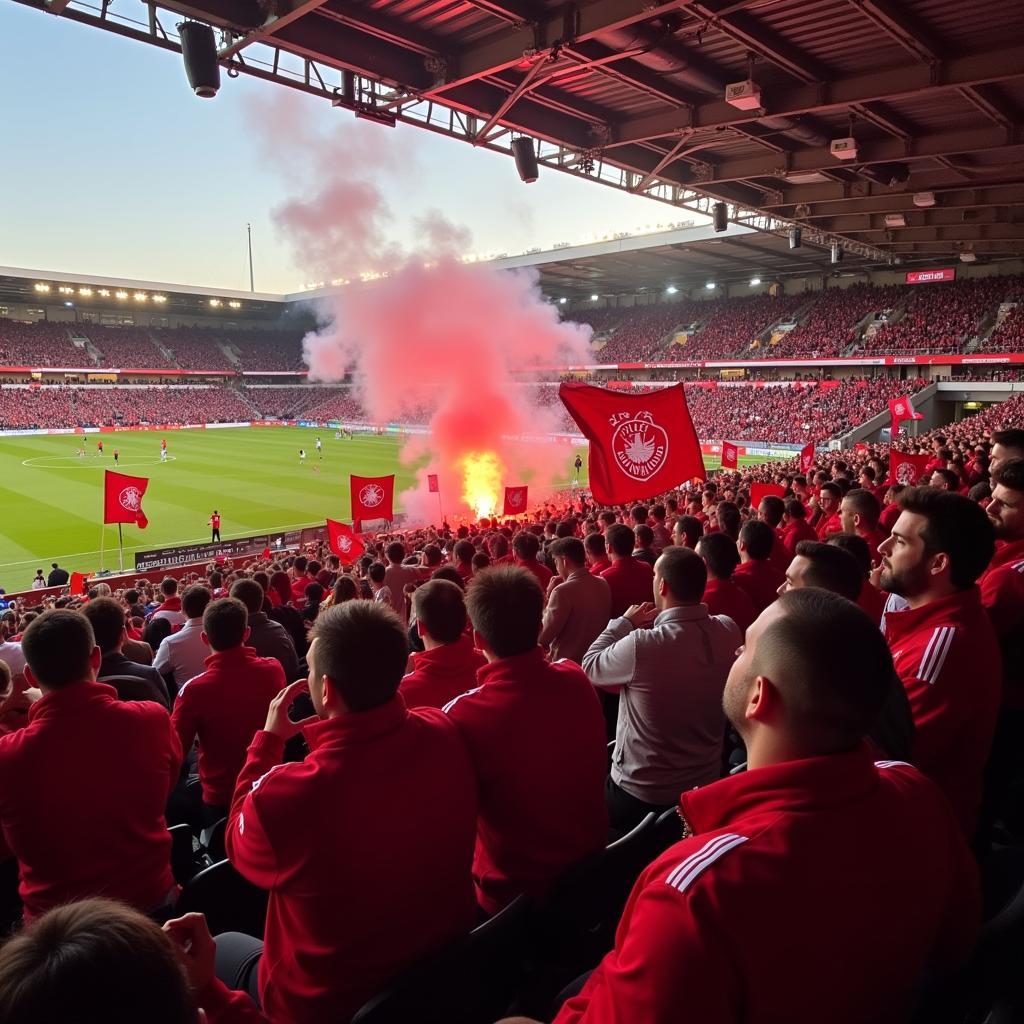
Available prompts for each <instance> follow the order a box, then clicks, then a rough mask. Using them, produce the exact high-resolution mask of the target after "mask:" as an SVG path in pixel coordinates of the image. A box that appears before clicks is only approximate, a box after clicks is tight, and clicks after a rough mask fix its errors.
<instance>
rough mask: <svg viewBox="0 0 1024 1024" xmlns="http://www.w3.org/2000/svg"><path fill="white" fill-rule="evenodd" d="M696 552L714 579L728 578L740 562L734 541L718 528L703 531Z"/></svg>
mask: <svg viewBox="0 0 1024 1024" xmlns="http://www.w3.org/2000/svg"><path fill="white" fill-rule="evenodd" d="M697 553H698V554H699V555H700V556H701V558H703V559H704V561H705V562H707V566H708V572H709V574H710V575H712V576H714V577H715V578H716V579H720V580H727V579H730V578H731V577H732V574H733V572H735V570H736V566H737V565H739V564H740V553H739V551H737V550H736V543H735V541H734V540H733V539H732V537H727V536H726V535H725V534H724V533H722V532H721V531H719V530H716V531H715V532H714V533H705V534H704V536H703V537H701V539H700V541H699V542H698V544H697Z"/></svg>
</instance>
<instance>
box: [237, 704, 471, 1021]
mask: <svg viewBox="0 0 1024 1024" xmlns="http://www.w3.org/2000/svg"><path fill="white" fill-rule="evenodd" d="M304 732H305V736H306V741H307V742H308V743H309V747H310V753H309V755H308V756H307V757H306V759H305V760H304V761H301V762H297V763H291V764H283V765H282V764H279V762H280V760H281V756H282V753H283V750H284V744H283V742H282V741H281V740H280V739H279V738H278V737H276V736H274V735H273V734H271V733H268V732H263V731H260V732H258V733H257V734H256V737H255V739H253V741H252V744H251V746H250V747H249V759H248V761H246V764H245V767H244V768H243V769H242V772H241V774H240V775H239V778H238V788H237V789H236V791H235V796H234V800H233V802H232V805H231V816H230V820H229V822H228V829H227V849H228V858H229V859H230V861H231V863H232V864H234V866H235V867H236V868H237V869H238V871H239V872H240V873H241V874H242V875H244V876H245V877H246V878H248V879H249V881H251V882H253V883H254V884H255V885H258V886H260V887H262V888H264V889H269V890H270V906H269V909H268V912H267V927H266V940H265V946H264V950H263V958H262V959H261V960H260V966H259V983H260V995H261V997H262V1002H263V1010H264V1013H265V1014H266V1015H267V1016H268V1017H269V1018H270V1019H271V1020H272V1021H273V1022H274V1024H323V1022H332V1024H343V1022H344V1021H347V1020H348V1019H349V1018H350V1017H351V1016H352V1015H353V1014H354V1013H355V1012H356V1011H357V1010H358V1009H359V1007H360V1006H361V1005H362V1004H363V1003H364V1002H365V1001H366V1000H367V999H369V998H370V997H371V996H373V995H375V994H376V993H377V992H378V991H379V990H380V989H381V988H383V987H384V986H385V985H386V984H387V983H388V982H389V981H390V980H391V979H392V978H393V977H394V976H395V975H396V974H398V973H399V972H400V971H401V970H402V969H403V968H405V967H406V966H408V965H409V964H411V963H413V962H415V961H417V960H419V959H420V958H421V957H423V956H425V955H426V954H428V953H430V952H432V951H433V950H436V949H438V948H440V947H441V946H444V945H445V944H447V943H448V942H449V941H451V940H452V939H454V938H457V937H458V936H460V935H463V934H465V933H467V932H468V931H469V930H470V929H471V928H472V927H473V925H474V923H475V920H476V904H475V901H474V899H473V884H472V875H471V874H470V871H471V867H472V860H473V840H474V836H475V832H476V816H477V799H476V785H475V781H474V778H473V766H472V763H471V762H470V759H469V754H468V752H467V751H466V747H465V744H464V743H463V742H462V739H461V738H460V736H459V733H458V730H457V729H455V728H454V727H453V726H452V723H451V722H450V721H449V720H448V719H447V718H446V717H445V716H444V715H443V714H442V713H441V712H440V711H436V710H434V709H430V708H423V709H420V710H418V711H412V712H410V711H408V710H407V709H406V706H405V702H404V701H403V700H402V698H401V697H400V696H397V695H396V696H395V697H394V698H393V699H392V700H391V701H389V702H388V703H387V704H384V705H382V706H380V707H378V708H374V709H373V710H371V711H363V712H360V713H358V714H349V715H343V716H340V717H338V718H331V719H326V720H324V721H320V722H317V723H315V724H313V725H311V726H307V727H306V729H305V730H304Z"/></svg>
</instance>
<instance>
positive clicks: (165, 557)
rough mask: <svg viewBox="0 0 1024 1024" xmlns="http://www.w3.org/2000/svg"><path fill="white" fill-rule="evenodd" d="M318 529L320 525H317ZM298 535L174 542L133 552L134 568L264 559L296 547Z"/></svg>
mask: <svg viewBox="0 0 1024 1024" xmlns="http://www.w3.org/2000/svg"><path fill="white" fill-rule="evenodd" d="M320 529H322V527H320ZM301 541H302V534H301V532H300V531H299V530H289V531H288V532H287V533H272V534H270V535H269V536H268V535H267V534H265V533H261V534H260V535H259V536H256V537H237V538H235V539H234V540H225V541H221V542H219V543H216V544H178V545H176V546H174V547H167V548H154V549H153V550H152V551H137V552H136V553H135V568H136V570H138V571H140V572H148V571H150V570H151V569H169V568H173V567H174V566H176V565H188V564H190V563H192V562H212V561H214V560H216V559H218V558H243V557H245V556H246V555H252V556H253V557H254V558H266V557H268V555H267V552H268V551H270V552H273V554H274V555H280V554H283V553H284V552H285V551H288V550H292V549H294V548H297V547H299V545H300V543H301Z"/></svg>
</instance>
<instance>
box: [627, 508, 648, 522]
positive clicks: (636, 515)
mask: <svg viewBox="0 0 1024 1024" xmlns="http://www.w3.org/2000/svg"><path fill="white" fill-rule="evenodd" d="M629 517H630V519H632V520H633V522H634V523H646V522H647V506H646V505H634V506H633V507H632V508H631V509H630V510H629Z"/></svg>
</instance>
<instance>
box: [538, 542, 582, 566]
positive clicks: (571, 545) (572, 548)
mask: <svg viewBox="0 0 1024 1024" xmlns="http://www.w3.org/2000/svg"><path fill="white" fill-rule="evenodd" d="M548 552H549V554H550V555H551V556H552V557H558V558H565V559H568V561H570V562H571V563H572V564H573V565H577V566H581V565H583V564H584V563H585V562H586V560H587V551H586V548H584V546H583V541H581V540H580V539H579V538H578V537H559V539H558V540H556V541H555V542H554V544H552V545H551V547H550V548H548Z"/></svg>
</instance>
